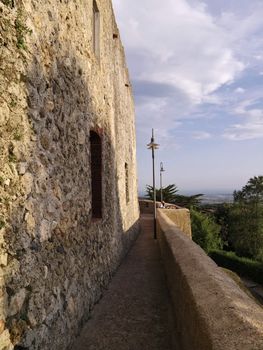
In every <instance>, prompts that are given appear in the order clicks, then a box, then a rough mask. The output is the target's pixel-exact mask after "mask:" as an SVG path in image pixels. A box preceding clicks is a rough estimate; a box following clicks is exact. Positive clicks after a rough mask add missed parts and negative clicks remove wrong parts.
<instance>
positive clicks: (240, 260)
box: [209, 250, 263, 284]
mask: <svg viewBox="0 0 263 350" xmlns="http://www.w3.org/2000/svg"><path fill="white" fill-rule="evenodd" d="M209 256H210V257H211V258H212V259H213V260H214V261H215V262H216V263H217V264H218V265H219V266H221V267H225V268H227V269H230V270H233V271H235V272H236V273H237V274H239V275H240V276H243V277H248V278H250V279H251V280H253V281H254V282H257V283H260V284H263V264H262V263H261V262H259V261H256V260H252V259H248V258H244V257H240V256H237V255H236V254H235V253H234V252H226V251H223V250H212V251H210V252H209Z"/></svg>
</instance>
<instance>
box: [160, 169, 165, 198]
mask: <svg viewBox="0 0 263 350" xmlns="http://www.w3.org/2000/svg"><path fill="white" fill-rule="evenodd" d="M164 171H165V170H164V168H163V163H162V162H161V163H160V189H161V202H162V201H163V177H162V175H163V174H162V173H163V172H164Z"/></svg>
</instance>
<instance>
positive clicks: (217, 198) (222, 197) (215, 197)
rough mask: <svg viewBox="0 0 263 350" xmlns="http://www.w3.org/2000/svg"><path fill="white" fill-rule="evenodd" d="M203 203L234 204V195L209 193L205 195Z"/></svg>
mask: <svg viewBox="0 0 263 350" xmlns="http://www.w3.org/2000/svg"><path fill="white" fill-rule="evenodd" d="M201 202H202V203H203V204H220V203H233V194H232V193H214V194H213V193H209V194H204V195H203V197H202V199H201Z"/></svg>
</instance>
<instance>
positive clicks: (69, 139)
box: [0, 0, 139, 350]
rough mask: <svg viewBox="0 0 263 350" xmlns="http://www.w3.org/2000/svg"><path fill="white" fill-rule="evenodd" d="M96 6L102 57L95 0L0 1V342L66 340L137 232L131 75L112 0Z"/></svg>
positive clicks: (61, 343)
mask: <svg viewBox="0 0 263 350" xmlns="http://www.w3.org/2000/svg"><path fill="white" fill-rule="evenodd" d="M97 6H98V9H99V12H100V57H99V58H98V57H96V55H95V53H94V51H93V39H92V28H93V20H92V19H93V8H92V7H93V0H83V1H76V0H60V1H58V0H38V1H35V0H16V1H11V0H1V1H0V50H1V51H0V264H1V280H0V283H1V289H0V349H5V350H10V349H13V348H15V349H22V348H23V349H41V350H45V349H50V350H52V349H54V350H60V349H61V350H65V349H66V348H67V347H68V346H69V345H70V342H71V340H72V338H73V337H74V336H75V335H76V334H77V333H78V331H79V329H80V327H81V325H82V324H83V322H85V320H87V319H88V318H89V315H90V310H91V308H92V307H93V305H94V304H95V303H96V302H97V301H98V300H99V298H100V297H101V295H102V293H103V290H104V288H106V287H107V284H108V282H109V280H110V278H111V276H112V274H113V273H114V271H115V269H116V267H117V266H118V264H119V262H120V259H121V258H122V257H123V255H124V254H125V252H126V251H127V249H128V248H129V246H130V244H131V242H132V241H133V239H134V238H135V236H136V233H137V232H138V215H139V214H138V202H137V183H136V181H137V178H136V165H135V151H136V149H135V148H136V147H135V130H134V109H133V98H132V92H131V85H130V82H129V77H128V72H127V67H126V65H125V56H124V51H123V48H122V45H121V42H120V38H119V32H118V28H117V26H116V23H115V20H114V15H113V11H112V6H111V1H110V0H97ZM90 130H95V131H96V132H97V133H98V134H100V135H101V138H102V159H103V162H102V168H103V170H102V179H103V181H102V183H103V206H102V211H103V215H102V219H100V220H93V219H92V217H91V169H90V142H89V134H90ZM125 163H127V164H128V169H129V177H128V190H129V201H128V202H127V200H126V192H125V186H126V180H125Z"/></svg>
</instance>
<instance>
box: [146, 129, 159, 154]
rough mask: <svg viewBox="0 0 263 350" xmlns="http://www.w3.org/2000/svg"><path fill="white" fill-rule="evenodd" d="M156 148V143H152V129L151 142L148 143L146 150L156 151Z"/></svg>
mask: <svg viewBox="0 0 263 350" xmlns="http://www.w3.org/2000/svg"><path fill="white" fill-rule="evenodd" d="M158 147H159V145H158V143H155V142H154V130H153V129H152V137H151V142H150V143H148V145H147V148H148V149H152V150H155V149H158Z"/></svg>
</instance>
